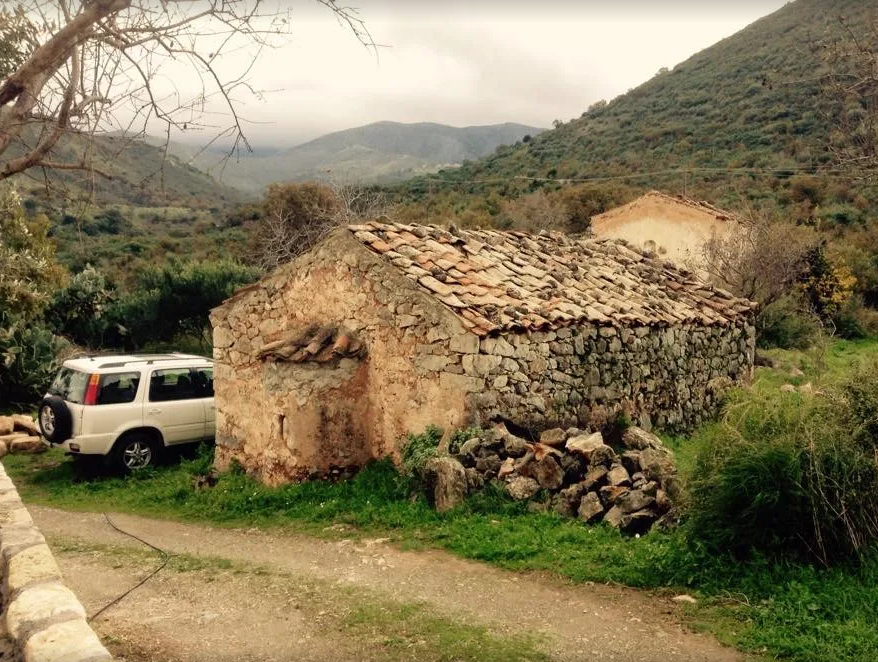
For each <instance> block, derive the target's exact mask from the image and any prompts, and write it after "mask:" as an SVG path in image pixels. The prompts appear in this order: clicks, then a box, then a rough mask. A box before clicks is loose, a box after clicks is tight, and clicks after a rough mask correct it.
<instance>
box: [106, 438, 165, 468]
mask: <svg viewBox="0 0 878 662" xmlns="http://www.w3.org/2000/svg"><path fill="white" fill-rule="evenodd" d="M158 449H159V445H158V443H156V440H155V438H154V437H152V436H151V435H149V434H147V433H145V432H132V433H131V434H127V435H125V436H124V437H122V438H121V439H120V440H119V441H117V442H116V445H115V446H113V452H112V457H111V460H112V463H113V465H115V467H116V469H118V470H119V471H121V472H123V473H126V474H129V473H132V472H134V471H140V470H142V469H146V468H147V467H153V466H155V464H156V460H158Z"/></svg>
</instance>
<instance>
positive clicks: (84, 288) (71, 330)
mask: <svg viewBox="0 0 878 662" xmlns="http://www.w3.org/2000/svg"><path fill="white" fill-rule="evenodd" d="M114 297H115V292H114V289H113V287H112V286H111V285H110V283H108V282H107V279H106V277H105V276H104V275H103V274H102V273H101V272H99V271H98V270H97V269H95V268H94V267H92V266H91V265H89V266H86V268H85V269H83V270H82V271H81V272H79V273H78V274H76V275H75V276H73V278H71V279H70V282H69V283H68V284H67V286H66V287H64V288H62V289H60V290H58V291H56V292H55V294H54V296H53V297H52V301H51V303H50V304H49V307H48V308H47V310H46V313H45V319H46V322H47V323H48V325H49V326H50V327H51V328H52V330H53V331H55V333H57V334H58V335H62V336H64V337H66V338H69V339H70V340H72V341H73V342H74V343H76V344H77V345H83V346H85V347H100V346H101V345H103V344H104V339H105V336H107V334H108V331H109V330H110V328H111V326H112V325H111V322H110V321H109V320H108V319H107V309H108V307H109V306H110V305H111V303H112V301H113V300H114Z"/></svg>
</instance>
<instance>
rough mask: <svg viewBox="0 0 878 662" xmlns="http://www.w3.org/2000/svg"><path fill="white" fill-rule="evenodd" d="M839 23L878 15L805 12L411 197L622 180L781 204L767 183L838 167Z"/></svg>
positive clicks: (781, 16) (799, 8) (845, 7)
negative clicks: (829, 38)
mask: <svg viewBox="0 0 878 662" xmlns="http://www.w3.org/2000/svg"><path fill="white" fill-rule="evenodd" d="M839 16H844V17H845V19H846V24H847V26H849V27H850V28H851V29H852V30H854V31H855V32H857V31H861V32H865V30H866V26H867V25H868V24H869V21H870V20H874V19H875V18H876V17H878V9H876V7H875V6H874V3H869V2H863V1H862V0H797V1H796V2H792V3H790V4H787V5H785V6H784V7H783V8H781V9H780V10H778V11H777V12H775V13H773V14H771V15H769V16H767V17H764V18H762V19H760V20H758V21H756V22H755V23H753V24H752V25H750V26H748V27H747V28H745V29H743V30H742V31H740V32H738V33H737V34H735V35H733V36H731V37H728V38H727V39H724V40H722V41H720V42H719V43H717V44H715V45H713V46H711V47H709V48H707V49H706V50H703V51H701V52H700V53H698V54H696V55H694V56H693V57H691V58H689V59H688V60H686V61H685V62H683V63H681V64H679V65H677V66H676V67H674V68H673V69H672V70H670V71H668V70H663V71H661V72H659V73H658V74H657V75H656V76H655V77H654V78H652V79H651V80H649V81H648V82H646V83H644V84H643V85H641V86H639V87H637V88H636V89H633V90H631V91H629V92H628V93H627V94H624V95H622V96H620V97H618V98H616V99H614V100H612V101H610V102H609V103H603V102H601V103H597V104H595V105H594V106H593V107H592V108H590V109H589V110H588V111H587V112H585V113H583V115H582V116H581V117H579V118H576V119H574V120H571V121H569V122H566V123H564V124H561V125H560V126H558V127H557V128H555V129H553V130H550V131H546V132H544V133H541V134H540V135H539V136H537V137H535V138H534V139H533V140H531V141H529V142H527V143H526V144H519V145H516V146H514V147H509V148H502V149H500V150H498V151H497V152H496V153H494V154H491V155H489V156H486V157H485V158H482V159H480V160H477V161H473V162H472V163H468V164H464V165H463V166H461V167H459V168H455V169H443V170H442V171H440V173H439V174H438V176H423V177H418V178H414V179H412V180H411V181H409V182H407V183H406V184H405V185H404V186H402V187H401V190H402V191H403V192H404V194H405V195H406V196H407V197H408V198H409V199H415V200H417V199H420V198H425V197H430V196H435V195H436V191H444V192H446V193H444V194H445V195H450V191H452V190H453V191H455V192H457V193H458V194H460V195H483V194H484V192H485V190H486V189H489V188H494V189H498V188H500V189H502V194H503V195H504V196H506V197H510V196H515V195H518V194H521V193H525V192H528V191H532V190H534V189H535V188H537V187H549V188H552V187H557V186H560V185H561V184H560V183H559V182H558V181H556V180H559V179H573V180H576V179H582V180H589V179H594V178H604V181H606V178H616V181H624V182H625V183H628V184H632V185H636V186H639V187H641V188H642V189H646V188H660V189H663V190H666V191H669V192H673V193H678V192H679V193H688V194H690V195H692V194H694V195H705V196H709V197H710V198H711V199H713V200H714V201H715V202H716V203H718V204H722V205H727V204H731V205H732V206H733V208H734V205H736V204H737V203H738V202H739V201H740V197H741V191H745V192H746V195H747V196H750V197H753V196H756V197H758V196H770V195H774V193H773V192H772V191H771V190H770V189H771V186H772V184H768V183H766V182H769V181H773V182H776V181H778V178H780V179H787V178H789V177H791V176H793V175H795V174H796V173H797V172H802V171H803V170H813V169H815V168H819V167H820V166H823V165H825V164H827V163H829V162H830V161H831V155H830V153H829V151H828V149H827V144H828V142H829V139H830V134H831V131H832V129H833V126H832V121H831V120H830V119H829V118H830V116H831V115H832V113H833V107H832V104H831V103H828V102H827V101H826V100H825V98H824V97H821V75H822V74H824V73H826V71H827V67H826V65H825V63H824V61H823V58H822V55H821V53H820V52H819V49H818V48H816V45H817V44H818V43H819V42H820V40H821V39H823V38H825V37H826V35H827V32H828V31H833V30H834V31H835V32H836V33H837V32H838V31H839V30H840V25H839V22H838V17H839ZM681 170H689V172H686V173H684V172H681ZM730 171H737V172H730ZM763 171H771V172H763ZM531 178H535V179H536V181H535V179H531ZM543 179H545V180H552V181H542V180H543ZM440 180H442V181H440ZM448 180H451V181H450V182H449V181H448ZM485 180H488V181H491V182H494V181H496V182H497V184H491V185H485V184H482V183H481V182H484V181H485ZM687 187H688V190H687Z"/></svg>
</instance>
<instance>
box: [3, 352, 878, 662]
mask: <svg viewBox="0 0 878 662" xmlns="http://www.w3.org/2000/svg"><path fill="white" fill-rule="evenodd" d="M771 354H772V357H773V358H776V360H778V361H780V362H781V364H782V367H781V368H780V369H778V370H768V369H762V368H760V369H759V370H758V371H757V376H756V381H755V384H754V387H753V388H754V390H755V391H756V393H757V394H764V395H766V396H771V397H777V398H783V399H789V398H800V397H802V396H800V395H799V394H782V393H780V390H779V387H780V385H782V384H783V383H786V382H788V381H790V379H791V378H790V375H789V371H790V370H791V369H792V368H798V369H801V370H803V371H804V372H805V376H804V377H800V378H797V379H799V380H800V382H803V381H812V382H813V383H814V384H815V385H817V384H819V385H821V386H824V385H828V384H830V383H831V382H833V381H835V380H838V379H839V378H840V377H843V376H844V375H845V374H846V373H847V372H848V371H849V370H850V367H851V366H852V365H853V364H854V363H856V362H857V361H858V360H859V359H862V358H865V357H869V356H878V343H875V342H871V343H864V342H840V343H835V344H833V345H830V346H828V347H827V348H824V349H823V350H821V352H820V354H819V355H815V354H814V353H809V352H777V351H775V352H771ZM769 400H770V398H769ZM669 443H671V445H672V446H673V447H674V448H675V449H676V450H677V453H678V458H679V464H680V467H681V470H682V471H683V472H684V473H685V472H686V471H688V468H689V467H691V466H693V465H694V463H695V459H696V450H697V445H698V440H697V439H695V440H694V441H686V440H682V439H672V440H670V441H669ZM210 459H211V457H210V453H209V452H204V453H201V454H200V455H198V456H197V457H196V458H194V459H190V460H184V461H182V462H181V463H179V464H175V465H172V466H166V467H160V468H158V469H156V470H154V471H153V472H151V473H149V474H146V475H139V476H136V477H131V478H125V479H123V478H113V477H97V478H86V479H83V477H82V476H79V475H78V474H77V471H76V468H75V466H74V463H72V462H71V461H69V460H67V459H65V458H64V457H63V456H62V455H61V454H60V453H57V452H50V453H47V454H45V455H42V456H36V457H29V456H28V457H25V456H15V457H12V456H10V457H7V458H5V459H4V463H5V464H6V468H7V471H8V472H9V474H10V476H11V477H12V478H13V479H14V480H15V482H16V485H17V486H18V487H19V490H20V492H21V495H22V498H24V499H25V501H26V502H29V503H39V504H45V505H49V506H55V507H59V508H65V509H74V510H75V509H81V510H89V511H101V510H107V511H123V512H130V513H137V514H141V515H149V516H156V517H165V518H175V519H182V520H190V521H199V522H210V523H212V524H215V525H228V526H248V527H249V526H264V527H267V526H281V527H286V528H292V529H295V530H299V531H304V532H308V533H312V534H314V535H320V536H338V535H342V534H343V535H345V536H350V535H351V529H354V530H356V531H358V532H359V533H361V534H363V535H380V536H387V537H390V538H391V539H392V540H393V541H394V542H395V543H396V544H398V545H401V546H403V547H407V548H418V547H431V548H436V547H439V548H444V549H446V550H449V551H451V552H453V553H455V554H458V555H460V556H462V557H466V558H470V559H478V560H481V561H484V562H487V563H491V564H493V565H496V566H499V567H503V568H508V569H511V570H523V571H533V570H536V571H547V572H550V573H553V574H555V575H557V576H560V577H564V578H567V579H569V580H571V581H574V582H584V581H595V582H609V583H618V584H625V585H628V586H634V587H641V588H648V589H656V590H664V591H685V592H688V593H691V594H693V595H695V596H696V597H698V598H699V605H698V607H696V608H694V609H688V610H687V612H688V618H689V619H690V622H691V623H693V624H697V625H698V626H699V627H701V628H704V629H706V630H708V631H710V632H712V633H714V634H716V635H717V636H719V637H720V638H721V639H722V640H723V641H725V642H727V643H729V644H732V645H734V646H736V647H738V648H740V649H741V650H744V651H748V652H754V653H757V654H761V653H767V654H769V655H772V656H776V657H781V658H785V659H790V660H796V661H799V662H835V661H838V662H843V661H844V662H851V661H859V660H862V661H864V662H865V661H867V660H868V661H870V662H871V661H872V660H875V659H878V556H876V555H874V554H873V555H866V556H865V557H864V558H862V559H861V560H860V561H859V562H857V563H854V562H849V563H847V564H844V565H841V566H838V567H835V568H832V569H824V568H818V567H814V566H812V565H809V564H807V563H804V562H801V561H791V560H783V559H777V558H774V559H772V558H767V557H766V558H763V557H759V556H751V557H749V558H748V559H747V560H744V561H742V560H740V559H736V558H734V557H732V556H731V555H730V554H727V553H724V552H722V551H720V552H717V551H715V550H713V551H711V550H708V549H707V548H706V547H703V546H701V545H700V544H699V543H697V542H695V539H694V537H692V536H688V535H687V532H686V529H685V527H683V528H679V529H677V530H673V531H668V532H661V531H653V532H651V533H649V534H647V535H645V536H643V537H641V538H624V537H622V536H620V535H619V534H618V532H616V531H614V530H611V529H609V528H606V527H603V526H591V527H588V526H583V525H582V524H580V523H579V522H576V521H572V520H564V519H561V518H560V517H558V516H555V515H553V514H551V513H533V512H528V509H527V506H526V505H524V504H519V503H514V502H512V501H510V500H509V499H507V498H506V497H505V495H504V494H503V493H502V492H501V491H500V490H490V489H489V490H486V491H485V492H482V493H480V494H477V495H474V496H473V497H471V498H470V499H469V500H468V501H467V503H466V504H465V505H464V506H463V507H461V508H459V509H457V510H455V511H452V512H449V513H445V514H441V515H440V514H437V513H436V512H435V511H433V510H432V509H431V508H430V507H429V505H428V504H427V502H426V500H425V499H423V498H422V497H420V496H415V497H413V496H412V492H411V489H410V487H411V480H410V478H409V477H407V476H402V475H400V474H399V473H398V472H397V471H396V470H395V468H394V467H393V466H392V465H391V464H390V463H388V462H378V463H375V464H373V465H371V466H370V467H368V468H367V469H365V470H364V471H362V472H360V473H359V474H358V475H357V476H356V477H355V478H353V479H352V480H349V481H345V482H341V483H337V484H330V483H322V482H314V483H303V484H299V485H287V486H283V487H277V488H269V487H265V486H263V485H261V484H259V483H257V482H255V481H253V480H252V479H250V478H248V477H247V476H245V475H242V474H240V473H234V472H232V473H226V474H223V475H221V476H220V478H219V481H218V483H217V485H216V486H215V487H213V488H207V489H197V488H196V487H195V479H196V477H197V476H199V475H201V474H203V473H204V472H206V471H207V470H208V469H209V466H210ZM864 498H870V497H868V496H864ZM340 529H341V531H340ZM379 616H380V615H374V614H373V615H372V616H369V618H376V619H377V618H379ZM364 618H365V616H364ZM381 618H383V616H381ZM449 659H450V658H449ZM523 659H526V658H523Z"/></svg>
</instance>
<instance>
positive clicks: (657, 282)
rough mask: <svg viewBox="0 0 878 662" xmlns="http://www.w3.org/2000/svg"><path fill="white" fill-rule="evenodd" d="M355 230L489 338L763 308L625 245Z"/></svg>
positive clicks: (721, 318) (476, 233)
mask: <svg viewBox="0 0 878 662" xmlns="http://www.w3.org/2000/svg"><path fill="white" fill-rule="evenodd" d="M348 230H349V231H350V232H351V233H352V234H353V236H354V237H356V238H357V239H358V240H359V241H360V242H361V243H362V244H364V245H365V246H366V247H368V248H369V249H370V250H371V251H374V252H375V253H377V254H379V255H381V256H382V257H383V258H384V259H386V260H387V261H388V262H390V263H391V264H392V265H393V266H394V267H396V268H397V269H399V270H400V271H402V273H403V274H405V276H407V277H408V278H410V279H411V280H412V281H414V282H415V283H417V284H418V286H419V287H420V288H421V289H422V290H423V291H425V292H427V293H429V294H431V295H432V296H434V297H435V298H436V299H438V300H439V301H441V302H442V303H443V304H444V305H445V306H447V307H449V308H451V309H452V310H453V311H454V312H455V313H456V314H457V315H458V316H459V317H460V319H461V320H462V321H463V324H464V325H465V326H466V327H468V328H469V329H471V330H472V331H473V332H474V333H476V334H478V335H481V336H484V335H489V334H496V333H501V332H504V331H524V330H531V331H536V330H548V329H553V328H558V327H563V326H569V325H572V324H576V323H580V322H590V323H593V324H597V325H614V326H640V325H649V326H669V325H674V324H682V323H695V324H704V325H725V324H730V323H734V322H735V321H736V320H737V319H738V318H739V317H741V316H744V315H749V314H751V312H752V311H753V309H754V308H755V304H754V303H752V302H750V301H747V300H745V299H740V298H738V297H735V296H733V295H732V294H730V293H729V292H725V291H723V290H720V289H717V288H714V287H711V286H708V285H706V284H705V283H703V282H701V281H700V280H698V279H697V278H696V277H695V276H694V275H693V274H691V273H690V272H688V271H686V270H684V269H682V268H680V267H677V266H675V265H673V264H672V263H670V262H667V261H664V260H661V259H659V258H657V257H655V256H653V255H651V254H649V253H646V252H643V251H640V250H638V249H635V248H632V247H630V246H628V245H627V244H626V243H625V242H624V241H621V240H611V239H601V240H594V239H573V238H571V237H567V236H565V235H562V234H560V233H542V234H539V235H532V234H527V233H524V232H504V231H498V230H457V229H452V230H446V229H443V228H439V227H436V226H432V225H430V226H423V225H406V224H402V223H385V222H377V221H376V222H369V223H363V224H360V225H350V226H348Z"/></svg>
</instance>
